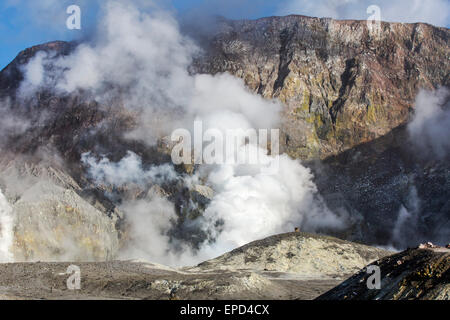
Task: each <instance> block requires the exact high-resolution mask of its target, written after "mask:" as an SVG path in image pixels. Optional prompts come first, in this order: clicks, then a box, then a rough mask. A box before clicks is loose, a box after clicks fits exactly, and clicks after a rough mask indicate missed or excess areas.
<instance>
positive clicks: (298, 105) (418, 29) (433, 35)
mask: <svg viewBox="0 0 450 320" xmlns="http://www.w3.org/2000/svg"><path fill="white" fill-rule="evenodd" d="M218 30H219V32H218V33H217V34H214V35H212V36H209V37H206V39H203V41H204V42H203V43H204V47H205V52H206V54H205V55H204V56H202V57H200V58H199V59H198V60H197V61H196V63H195V67H194V70H195V71H197V72H205V73H213V74H214V73H218V72H230V73H232V74H233V75H235V76H237V77H240V78H242V79H244V81H245V83H246V84H247V86H248V87H249V88H250V89H251V90H254V91H255V92H258V93H259V94H261V95H263V96H264V97H266V98H277V99H279V100H281V101H282V102H283V103H284V104H285V106H286V109H285V110H284V118H283V121H284V123H283V130H284V133H285V141H284V142H285V147H286V150H287V152H288V153H289V154H290V155H292V156H293V157H296V158H302V159H311V158H326V157H327V156H330V155H333V154H337V153H340V152H342V151H343V150H346V149H349V148H351V147H354V146H356V145H358V144H361V143H365V142H368V141H371V140H373V139H375V138H378V137H380V136H383V135H385V134H386V133H388V132H389V131H390V130H391V129H393V128H395V127H397V126H399V125H400V124H404V123H405V122H406V121H407V120H408V117H409V114H410V111H411V108H412V106H413V103H414V99H415V97H416V94H417V92H418V90H419V89H420V88H429V89H431V88H437V87H439V86H448V85H450V78H449V69H450V63H449V60H448V57H449V56H450V46H449V39H450V31H449V30H448V29H445V28H436V27H433V26H430V25H426V24H399V23H383V24H382V31H381V33H380V34H379V35H373V34H371V33H370V32H369V30H368V28H367V25H366V21H335V20H331V19H317V18H309V17H304V16H288V17H271V18H264V19H259V20H256V21H228V20H224V21H221V22H220V24H219V26H218Z"/></svg>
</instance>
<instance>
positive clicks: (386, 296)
mask: <svg viewBox="0 0 450 320" xmlns="http://www.w3.org/2000/svg"><path fill="white" fill-rule="evenodd" d="M373 265H375V266H378V267H379V268H380V270H381V274H380V280H381V282H380V288H379V289H372V290H369V289H368V288H367V282H368V280H369V279H368V278H369V276H370V275H371V274H373V273H367V269H366V268H364V269H363V270H361V271H360V272H358V273H357V274H355V275H354V276H353V277H351V278H350V279H348V280H347V281H344V282H343V283H342V284H340V285H339V286H337V287H336V288H334V289H333V290H330V291H329V292H327V293H325V294H323V295H321V296H320V297H319V298H318V300H449V299H450V250H448V249H445V248H434V249H431V248H430V249H409V250H407V251H404V252H401V253H399V254H395V255H392V256H389V257H385V258H383V259H380V260H379V261H377V262H375V263H374V264H373Z"/></svg>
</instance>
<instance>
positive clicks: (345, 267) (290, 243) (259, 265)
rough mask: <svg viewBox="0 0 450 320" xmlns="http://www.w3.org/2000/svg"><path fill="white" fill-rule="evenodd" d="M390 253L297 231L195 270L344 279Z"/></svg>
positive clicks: (266, 239)
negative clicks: (286, 273) (274, 273)
mask: <svg viewBox="0 0 450 320" xmlns="http://www.w3.org/2000/svg"><path fill="white" fill-rule="evenodd" d="M389 254H391V252H389V251H386V250H381V249H377V248H374V247H369V246H365V245H362V244H358V243H353V242H349V241H343V240H340V239H337V238H333V237H327V236H320V235H313V234H308V233H300V232H295V233H286V234H280V235H274V236H271V237H268V238H265V239H262V240H258V241H254V242H252V243H249V244H247V245H245V246H243V247H240V248H237V249H235V250H233V251H231V252H228V253H226V254H225V255H223V256H220V257H218V258H216V259H213V260H209V261H206V262H204V263H201V264H200V265H198V266H197V267H196V268H194V269H193V270H198V269H199V270H208V269H224V270H226V269H231V270H236V269H238V270H239V269H245V270H259V271H269V272H289V273H296V274H298V276H299V277H305V278H317V279H320V278H324V277H335V278H342V277H346V276H349V275H351V274H353V273H355V272H357V271H358V270H360V269H361V268H362V267H363V266H364V265H366V264H367V263H370V262H371V261H374V260H377V259H379V258H381V257H384V256H386V255H389Z"/></svg>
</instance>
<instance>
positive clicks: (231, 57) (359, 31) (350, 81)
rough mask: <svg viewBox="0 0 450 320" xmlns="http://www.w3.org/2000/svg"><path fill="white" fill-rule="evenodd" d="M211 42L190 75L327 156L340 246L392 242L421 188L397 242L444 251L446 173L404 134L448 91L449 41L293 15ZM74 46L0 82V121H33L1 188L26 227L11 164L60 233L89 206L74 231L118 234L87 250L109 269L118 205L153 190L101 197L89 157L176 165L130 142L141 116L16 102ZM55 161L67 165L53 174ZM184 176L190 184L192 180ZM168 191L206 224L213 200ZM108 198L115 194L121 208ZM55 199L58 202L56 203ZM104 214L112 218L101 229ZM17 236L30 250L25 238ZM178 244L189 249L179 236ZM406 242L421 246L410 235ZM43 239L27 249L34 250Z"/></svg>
mask: <svg viewBox="0 0 450 320" xmlns="http://www.w3.org/2000/svg"><path fill="white" fill-rule="evenodd" d="M215 30H217V32H214V34H210V35H207V36H204V37H202V38H201V39H199V40H200V43H201V44H202V46H203V48H204V52H203V54H201V55H199V56H198V57H197V59H196V60H195V61H194V62H193V64H192V66H191V72H193V73H208V74H216V73H220V72H229V73H231V74H233V75H235V76H237V77H240V78H242V79H243V80H244V81H245V83H246V85H247V86H248V88H249V89H250V90H253V91H255V92H257V93H259V94H260V95H262V96H264V97H265V98H268V99H270V98H274V99H279V100H280V101H281V102H282V103H283V106H284V108H283V116H282V131H283V141H282V148H283V149H284V150H285V151H286V152H287V153H288V154H290V155H291V156H292V157H294V158H298V159H304V160H306V159H308V160H317V159H325V158H326V160H325V161H323V162H321V161H319V162H309V163H308V165H309V166H310V167H311V168H312V169H313V171H314V173H315V175H316V184H317V185H318V187H319V191H320V193H321V194H322V195H323V196H324V198H325V200H326V201H327V203H328V205H329V207H330V208H331V209H332V210H341V209H342V210H343V211H344V212H346V213H348V215H349V216H350V218H351V219H350V220H351V221H352V222H353V224H352V225H351V226H350V228H349V229H348V230H345V232H344V233H343V234H341V236H342V237H344V238H347V239H353V240H358V241H361V242H365V243H369V244H373V243H376V244H386V245H387V244H392V243H393V242H394V243H395V239H394V235H393V230H394V229H395V227H396V221H397V220H398V215H399V210H400V209H401V207H402V206H403V207H405V208H406V209H408V208H409V207H411V206H412V205H410V204H409V200H408V199H409V197H410V194H411V193H414V192H415V191H414V189H416V191H417V194H418V196H419V198H420V199H421V208H420V209H419V210H418V211H417V212H416V213H414V214H415V215H417V216H418V217H420V218H419V219H417V221H416V224H415V226H414V228H410V227H407V228H406V229H407V230H408V231H407V232H406V233H405V232H403V233H402V232H400V234H402V237H403V238H405V239H411V241H412V242H413V243H414V244H415V243H417V241H419V240H418V239H417V237H419V238H420V240H432V241H437V242H439V241H441V240H442V239H443V238H445V237H446V236H447V237H448V230H449V228H450V226H449V225H448V223H449V219H448V212H449V202H448V199H449V196H448V193H449V190H450V187H449V181H450V175H449V172H450V171H449V167H448V161H446V160H440V161H435V160H427V159H425V160H423V159H419V158H418V157H416V155H415V154H414V151H412V150H410V149H407V148H406V147H405V144H406V142H407V139H408V137H407V132H406V131H405V129H404V128H405V127H401V126H400V125H402V124H404V123H405V122H406V121H407V120H408V119H409V117H410V112H411V111H412V108H413V102H414V99H415V96H416V94H417V92H418V90H419V89H420V88H437V87H439V86H450V80H449V70H450V65H449V59H448V57H449V56H450V46H449V33H450V31H449V30H448V29H445V28H436V27H432V26H429V25H426V24H395V23H389V24H388V23H383V24H382V32H381V34H380V35H379V36H373V35H371V34H370V33H369V32H368V29H367V26H366V24H365V22H363V21H335V20H330V19H316V18H308V17H302V16H289V17H282V18H281V17H273V18H264V19H259V20H256V21H228V20H222V21H220V23H219V26H218V28H217V29H215ZM75 45H76V44H71V43H65V42H52V43H48V44H44V45H40V46H36V47H33V48H30V49H27V50H25V51H23V52H21V53H20V54H19V55H18V57H17V58H16V59H15V60H14V61H13V62H12V63H11V64H10V65H9V66H8V67H6V68H5V69H4V70H3V71H1V72H0V100H1V102H2V109H1V110H0V111H1V112H0V115H1V114H3V112H5V113H6V114H16V115H17V117H18V119H26V120H27V121H26V122H27V123H26V125H24V126H23V128H22V127H21V128H17V127H15V126H11V129H9V127H8V130H5V132H6V133H7V135H5V136H4V137H0V148H1V149H2V150H7V151H8V152H2V154H1V155H0V169H1V171H2V172H1V176H0V187H2V188H3V189H5V192H6V195H7V197H8V199H9V200H10V202H11V203H12V204H13V205H15V204H17V207H18V208H23V210H22V211H21V212H22V213H23V215H24V217H25V218H27V217H31V214H30V212H31V211H30V210H31V209H29V208H32V204H30V203H26V202H23V201H25V200H23V201H22V202H21V198H22V197H23V196H24V191H25V190H27V189H29V188H31V187H33V185H34V184H31V185H27V188H22V190H19V191H20V192H15V191H14V190H11V188H12V184H10V183H8V179H6V178H5V177H6V176H7V175H5V171H4V170H6V169H5V168H7V167H8V166H9V164H10V163H11V162H14V163H17V162H24V164H23V165H22V164H21V165H20V166H19V167H21V168H22V169H20V170H19V171H21V172H20V174H19V175H18V178H17V177H16V178H15V180H22V179H28V178H30V177H31V178H32V177H41V176H42V174H44V175H46V176H47V177H46V179H47V178H50V179H49V180H50V181H51V183H52V184H55V186H52V187H51V188H50V189H51V190H50V191H51V192H49V193H47V194H46V195H45V196H43V199H41V200H42V201H41V205H40V207H39V208H41V209H42V210H43V212H44V215H45V216H46V218H45V219H48V221H53V222H55V223H56V225H64V224H66V223H72V222H73V223H74V224H76V223H78V220H77V221H69V220H67V219H66V217H65V215H66V213H67V210H69V211H70V210H72V209H70V208H76V206H75V204H74V201H75V202H77V201H79V202H81V203H82V205H80V208H81V209H80V210H81V211H80V212H79V213H80V214H79V219H81V220H82V219H84V218H86V215H92V218H93V219H94V220H95V221H97V222H98V223H97V225H98V226H102V230H103V231H104V232H105V233H108V234H109V235H110V237H106V238H102V237H96V236H94V237H93V238H90V239H91V240H89V241H92V242H96V241H97V243H100V244H99V245H92V246H90V245H89V246H88V247H89V248H90V251H88V257H89V258H92V257H93V259H94V258H98V259H105V258H107V257H108V256H109V253H108V252H110V251H112V252H113V254H114V252H115V251H117V248H118V246H119V244H118V241H119V240H118V239H119V238H120V237H119V235H120V232H118V231H119V230H118V229H119V226H120V225H121V224H120V220H121V214H120V213H119V212H117V210H116V208H115V205H116V204H117V203H120V201H121V200H122V199H123V198H127V197H131V198H134V199H135V198H139V197H141V196H142V197H145V194H146V193H147V191H148V190H140V189H139V188H134V186H126V187H124V188H122V189H117V188H116V189H114V190H113V188H109V187H108V186H97V185H94V184H93V183H92V181H90V179H89V176H88V173H87V172H86V170H85V168H83V166H82V165H81V164H80V159H81V155H82V154H83V153H84V152H88V151H92V152H94V153H95V154H98V155H101V154H107V155H108V156H109V158H110V160H111V161H114V162H116V161H119V160H120V159H122V158H123V157H124V156H125V155H126V154H127V151H128V150H133V151H134V152H136V153H137V154H139V155H140V156H141V158H142V162H143V164H144V165H150V164H160V163H164V162H168V161H169V159H170V158H169V155H168V151H170V150H167V149H166V148H163V147H162V144H160V145H158V146H155V147H148V146H146V145H144V144H143V143H141V142H139V141H133V140H130V139H125V138H124V132H126V131H128V130H130V129H132V128H133V127H134V125H135V124H136V118H137V115H136V114H134V113H132V112H130V111H129V110H125V109H124V108H121V106H120V102H118V103H115V104H116V105H115V107H114V109H110V108H105V106H103V105H101V104H100V103H98V102H97V101H95V99H93V98H92V97H89V96H87V97H86V96H83V95H78V94H69V95H64V96H62V95H57V94H55V93H54V92H52V91H51V90H45V89H43V90H41V91H40V92H37V93H36V94H35V95H34V96H33V97H32V98H31V99H32V101H23V100H21V99H19V98H18V97H17V96H16V90H17V89H18V88H19V86H20V84H21V81H22V80H23V70H22V67H23V66H24V65H25V64H26V63H27V62H28V61H30V59H31V58H32V57H34V56H35V55H36V53H37V52H39V51H47V52H52V54H55V56H60V55H67V54H69V53H70V52H71V50H73V48H74V46H75ZM47 89H48V88H47ZM3 102H5V103H3ZM44 115H45V116H44ZM398 126H400V127H399V128H397V127H398ZM395 128H397V129H395ZM43 150H45V152H43ZM43 154H45V155H46V156H45V157H43V156H42V155H43ZM48 155H52V156H53V155H54V157H50V159H49V157H48ZM43 162H44V165H43V164H42V163H43ZM60 162H61V163H63V165H58V163H60ZM23 168H25V169H23ZM177 169H179V170H180V171H183V172H186V171H187V172H188V173H192V171H193V170H194V169H195V168H190V170H186V168H177ZM48 175H50V177H48ZM47 180H48V179H47ZM5 187H6V188H5ZM57 187H60V188H63V189H64V190H65V191H64V192H67V193H68V194H69V198H67V197H66V198H65V197H64V195H63V193H64V192H63V191H61V189H57ZM160 187H161V190H160V192H161V193H162V194H164V195H167V196H168V197H169V198H170V200H171V201H172V202H174V203H175V205H176V207H177V209H178V213H179V214H181V215H183V219H185V218H186V217H187V216H189V213H186V212H185V211H183V209H182V208H185V207H186V205H187V204H189V203H195V205H196V207H197V208H198V209H199V212H194V214H193V216H195V217H198V216H200V215H201V210H202V209H204V206H205V202H207V201H208V199H206V198H207V197H205V196H203V195H202V194H201V193H199V192H197V191H198V190H197V191H196V190H194V191H192V190H186V188H184V187H178V186H167V185H166V186H160ZM55 188H56V189H55ZM199 188H200V189H202V186H199ZM112 191H113V192H112ZM105 193H109V194H111V193H113V194H114V196H116V200H117V201H116V203H113V202H112V201H111V200H110V199H107V198H106V197H105ZM203 193H204V192H203ZM206 193H209V190H208V192H206ZM55 194H57V195H58V197H59V200H58V199H57V200H55V199H54V198H51V197H52V195H55ZM198 194H200V196H198ZM47 196H48V197H50V198H48V197H47ZM46 197H47V198H46ZM78 197H80V199H81V200H80V199H79V198H78ZM74 199H76V200H74ZM205 199H206V200H205ZM82 200H83V201H84V200H86V203H84V202H83V201H82ZM35 209H36V208H34V209H33V210H34V211H35ZM66 209H67V210H66ZM27 210H28V211H27ZM99 212H101V213H102V214H103V215H104V216H106V217H107V218H105V219H103V218H100V217H99V215H98V213H99ZM33 218H34V217H33ZM89 219H90V218H88V219H87V220H88V221H89ZM112 224H113V225H114V226H115V228H114V229H111V228H110V226H111V225H112ZM62 230H64V228H63V229H62ZM16 231H17V235H18V237H19V238H21V239H25V235H26V233H27V232H28V231H27V229H26V228H24V229H20V228H19V229H17V230H16ZM91 231H92V230H88V229H83V228H81V229H78V231H77V232H78V235H77V236H76V237H78V238H80V237H81V238H83V237H86V235H89V234H91ZM174 232H175V233H177V236H178V237H179V238H181V239H184V238H183V237H184V234H183V232H182V230H181V229H176V230H175V231H174ZM188 233H190V234H192V231H191V230H190V231H189V232H188ZM411 233H412V234H414V235H415V236H414V237H409V235H410V234H411ZM35 236H36V235H33V237H29V238H26V239H35V240H33V241H37V240H36V239H37V238H35ZM189 236H190V235H187V237H189ZM78 238H77V239H78ZM86 241H88V240H86ZM25 242H26V241H25ZM77 242H78V240H77ZM398 244H399V245H402V246H404V245H409V243H398ZM91 249H92V250H91ZM52 250H53V251H57V248H54V247H52V245H51V244H48V243H47V244H43V245H42V246H41V247H36V246H34V247H33V245H32V244H27V243H25V244H23V243H22V245H19V246H18V252H19V251H20V255H21V256H24V257H37V256H38V255H39V254H37V253H36V252H38V251H40V252H44V254H43V255H44V256H46V255H48V252H50V251H52ZM24 259H26V258H24ZM30 259H31V258H30Z"/></svg>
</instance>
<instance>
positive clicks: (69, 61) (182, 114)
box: [21, 1, 343, 265]
mask: <svg viewBox="0 0 450 320" xmlns="http://www.w3.org/2000/svg"><path fill="white" fill-rule="evenodd" d="M104 10H105V16H104V18H103V19H102V20H101V24H100V28H99V34H98V36H97V41H95V42H94V43H87V44H81V45H79V46H78V47H77V49H76V50H75V51H74V52H73V53H72V54H70V55H69V56H67V57H59V58H54V57H52V54H51V53H50V54H42V55H38V56H36V57H35V58H34V59H32V60H31V62H30V63H29V64H28V65H27V66H26V67H25V69H24V70H25V75H26V79H25V81H24V83H23V86H22V88H21V90H22V93H23V92H25V93H26V92H31V90H36V89H39V88H40V87H49V86H50V87H52V88H55V90H56V91H57V92H58V93H61V94H64V93H74V92H82V93H83V94H87V95H89V96H90V97H93V98H95V99H96V100H97V101H99V102H101V103H103V105H111V108H114V104H116V105H117V104H119V105H120V106H121V107H125V108H127V109H128V110H130V111H131V112H133V113H135V114H137V115H138V117H137V119H138V121H139V123H138V125H137V127H136V128H135V129H134V130H133V131H132V132H131V133H128V134H127V137H128V138H130V139H137V140H141V141H144V142H145V143H147V144H148V145H153V144H155V142H156V141H157V140H158V139H160V138H162V137H164V136H167V135H169V134H170V133H171V132H172V131H173V130H174V129H176V128H179V127H182V128H186V129H188V130H191V132H192V127H193V124H194V120H201V121H202V122H203V129H204V130H207V129H209V128H215V129H218V130H220V131H221V132H223V133H224V132H225V131H226V130H227V129H237V128H239V129H244V130H245V129H249V128H255V129H271V128H276V127H277V126H278V123H279V112H280V110H281V106H280V105H279V104H278V103H277V102H274V101H267V100H264V99H263V98H262V97H260V96H258V95H256V94H253V93H252V92H250V91H249V90H248V89H247V88H246V87H245V86H244V83H243V81H242V80H239V79H236V78H234V77H232V76H231V75H228V74H221V75H216V76H211V75H191V74H189V72H188V68H189V66H190V64H191V62H192V59H193V57H194V56H195V54H197V53H198V52H199V49H198V48H197V47H196V46H195V45H194V44H193V43H192V42H191V41H190V40H189V39H188V38H186V37H184V36H183V35H182V34H181V33H180V31H179V29H178V25H177V23H176V21H175V20H174V18H173V17H172V16H170V15H169V14H168V13H167V12H164V11H161V10H158V9H154V10H152V11H151V12H148V13H144V12H142V11H139V10H138V9H137V8H136V7H135V6H133V5H132V2H131V1H125V2H123V1H121V2H119V1H108V2H107V3H106V4H105V8H104ZM50 67H51V68H50ZM254 147H256V146H254ZM260 152H263V151H262V150H260ZM262 157H263V158H265V160H266V161H263V162H265V163H267V162H271V161H279V172H278V173H277V174H276V175H271V176H269V175H264V174H262V173H261V170H258V169H260V168H256V170H255V168H249V167H245V166H239V165H217V166H214V167H209V168H201V169H200V170H199V171H198V172H196V173H195V175H194V176H193V177H192V176H188V175H183V176H179V178H178V179H181V180H182V181H183V182H184V183H185V184H186V186H188V187H189V186H190V185H191V184H192V181H197V182H198V181H202V183H204V184H206V185H208V186H210V187H211V188H212V189H213V190H214V196H213V198H212V199H211V202H210V203H209V204H208V206H207V207H206V210H205V212H204V216H203V217H202V218H200V219H199V221H198V222H197V223H199V225H200V228H201V229H202V230H204V231H205V232H207V234H209V235H210V237H211V239H208V240H211V241H205V243H203V244H202V245H201V247H200V249H199V250H198V251H197V252H192V250H191V249H190V248H188V247H187V246H186V245H184V244H182V243H181V244H180V243H173V242H171V241H170V240H171V239H170V237H169V235H168V232H169V231H170V228H171V227H172V225H173V223H174V222H176V221H177V219H178V217H177V216H176V214H175V210H174V206H173V204H172V203H170V202H169V201H168V200H167V199H166V198H163V197H161V196H158V195H150V196H147V198H145V199H140V200H136V201H127V202H125V203H123V204H122V205H121V209H122V210H123V211H124V212H125V214H126V219H127V222H128V224H129V225H130V236H129V238H130V242H129V243H128V245H127V247H126V248H125V251H124V252H122V257H127V258H144V259H148V260H152V261H156V262H160V263H165V264H171V265H173V264H191V263H194V262H199V261H202V260H204V259H206V258H212V257H214V256H217V255H219V254H222V253H224V252H225V251H227V250H230V249H233V248H235V247H237V246H240V245H243V244H245V243H247V242H249V241H252V240H256V239H258V238H262V237H265V236H268V235H271V234H275V233H279V232H283V231H293V229H294V227H296V226H299V227H301V228H302V229H304V230H305V231H316V230H319V229H320V228H341V227H343V222H342V221H341V219H339V218H338V217H337V216H335V215H334V214H333V213H332V212H330V211H329V210H328V209H327V208H326V206H325V205H323V203H322V202H321V201H320V200H318V199H317V190H316V186H315V185H314V183H313V182H312V178H313V177H312V174H311V173H310V171H309V170H308V169H306V168H305V167H303V166H302V165H301V164H300V162H299V161H296V160H292V159H290V158H289V157H288V156H286V155H281V156H271V155H267V153H264V154H263V155H262ZM81 160H82V162H83V163H84V164H85V165H86V166H87V167H88V172H89V174H90V175H91V177H92V178H93V180H94V181H95V182H96V183H98V184H110V185H114V186H121V185H126V184H128V183H137V184H143V185H151V184H153V183H156V184H158V183H161V182H167V181H170V180H173V179H174V178H175V176H174V175H175V171H174V170H173V168H172V167H171V166H169V165H163V166H155V167H150V168H144V165H143V164H142V161H141V159H140V158H139V157H138V156H137V155H136V154H135V153H133V152H132V151H130V152H129V153H128V154H127V156H126V157H124V158H123V159H122V160H121V161H119V162H117V163H113V162H111V161H110V160H109V159H108V158H106V157H104V158H102V159H100V160H98V159H97V158H95V157H94V156H93V155H91V154H90V153H86V154H84V155H83V156H82V159H81ZM174 247H175V248H176V250H173V248H174Z"/></svg>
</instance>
